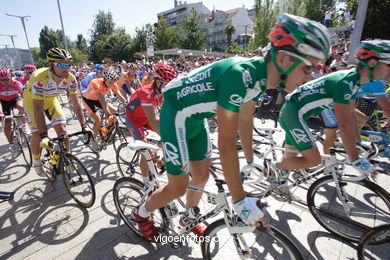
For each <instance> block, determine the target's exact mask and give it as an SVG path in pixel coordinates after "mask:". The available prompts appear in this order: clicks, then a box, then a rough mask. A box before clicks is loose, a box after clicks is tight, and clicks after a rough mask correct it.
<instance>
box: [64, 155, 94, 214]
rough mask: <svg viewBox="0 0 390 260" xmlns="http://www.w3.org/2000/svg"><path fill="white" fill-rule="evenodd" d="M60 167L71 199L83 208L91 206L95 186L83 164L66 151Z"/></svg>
mask: <svg viewBox="0 0 390 260" xmlns="http://www.w3.org/2000/svg"><path fill="white" fill-rule="evenodd" d="M76 165H77V166H76ZM60 169H61V175H62V180H63V181H64V184H65V187H66V190H67V191H68V193H69V195H70V196H71V197H72V199H73V200H74V201H76V203H77V204H79V205H80V206H81V207H83V208H90V207H92V206H93V204H94V203H95V199H96V192H95V186H94V184H93V181H92V178H91V175H90V174H89V172H88V170H87V168H86V167H85V166H84V164H83V163H82V162H81V161H80V160H79V159H77V158H76V157H75V156H73V155H72V154H69V153H68V154H65V156H64V160H63V161H62V162H61V166H60ZM76 187H77V188H78V189H77V190H76ZM82 197H86V199H82Z"/></svg>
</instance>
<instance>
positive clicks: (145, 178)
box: [142, 176, 149, 184]
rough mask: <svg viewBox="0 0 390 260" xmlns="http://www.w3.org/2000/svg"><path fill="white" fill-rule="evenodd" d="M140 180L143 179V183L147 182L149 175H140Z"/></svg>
mask: <svg viewBox="0 0 390 260" xmlns="http://www.w3.org/2000/svg"><path fill="white" fill-rule="evenodd" d="M142 181H143V183H144V184H147V183H149V176H146V177H145V176H142Z"/></svg>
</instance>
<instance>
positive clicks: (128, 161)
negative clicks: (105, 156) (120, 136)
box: [115, 143, 141, 177]
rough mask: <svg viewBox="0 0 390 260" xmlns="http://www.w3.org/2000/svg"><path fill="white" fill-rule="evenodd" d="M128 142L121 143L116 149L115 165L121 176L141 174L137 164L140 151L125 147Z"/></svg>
mask: <svg viewBox="0 0 390 260" xmlns="http://www.w3.org/2000/svg"><path fill="white" fill-rule="evenodd" d="M127 145H128V143H122V144H121V145H120V146H119V147H118V150H117V151H116V157H115V158H116V165H117V167H118V170H119V172H120V173H121V175H122V176H123V177H130V176H131V177H135V174H137V175H139V176H141V169H140V165H139V159H140V156H141V155H140V153H139V152H138V151H133V150H130V149H129V148H127Z"/></svg>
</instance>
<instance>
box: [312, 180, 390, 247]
mask: <svg viewBox="0 0 390 260" xmlns="http://www.w3.org/2000/svg"><path fill="white" fill-rule="evenodd" d="M332 184H333V185H332ZM340 184H341V186H342V187H343V189H344V191H345V192H346V193H347V194H348V197H349V201H350V202H349V205H351V206H353V210H352V211H351V213H350V214H349V215H347V214H346V212H345V210H344V208H343V205H342V204H341V203H340V199H339V197H338V195H337V188H336V187H335V182H334V180H333V176H332V175H329V176H324V177H322V178H320V179H318V180H316V181H315V182H314V183H313V184H312V185H311V186H310V187H309V190H308V192H307V204H308V207H309V210H310V212H311V214H312V215H313V217H314V218H315V219H316V220H317V222H318V223H319V224H320V225H321V226H322V227H324V228H325V229H326V230H328V231H329V232H330V233H332V234H333V235H335V236H337V237H339V238H341V239H344V240H347V241H350V242H358V240H359V238H360V237H361V236H362V235H363V234H364V233H365V232H367V231H368V230H369V229H371V228H373V227H375V226H377V225H381V224H386V222H387V223H388V222H389V221H390V195H389V193H388V192H386V191H385V190H384V189H383V188H381V187H380V186H379V185H376V184H375V183H373V182H370V181H368V180H361V181H358V182H352V181H344V180H343V181H341V182H340ZM367 191H370V192H371V193H370V194H368V193H367ZM351 193H352V194H353V195H352V194H351ZM362 200H364V202H362ZM317 204H318V205H317ZM320 206H322V207H320ZM357 213H358V214H357ZM374 214H377V215H375V216H374ZM364 216H369V218H368V219H365V218H363V217H364ZM370 220H375V222H374V224H372V223H369V222H370ZM371 222H372V221H371Z"/></svg>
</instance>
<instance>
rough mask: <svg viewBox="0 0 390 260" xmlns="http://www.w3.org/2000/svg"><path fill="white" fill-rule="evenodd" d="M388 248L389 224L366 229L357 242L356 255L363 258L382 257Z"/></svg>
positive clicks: (360, 258) (386, 253) (361, 259)
mask: <svg viewBox="0 0 390 260" xmlns="http://www.w3.org/2000/svg"><path fill="white" fill-rule="evenodd" d="M389 249H390V224H387V225H382V226H378V227H375V228H373V229H370V230H369V231H367V232H366V233H365V234H364V235H363V236H362V237H361V238H360V239H359V242H358V248H357V256H358V259H359V260H363V259H378V260H379V259H384V258H385V257H386V256H387V255H388V252H389Z"/></svg>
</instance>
